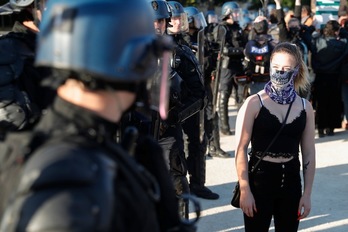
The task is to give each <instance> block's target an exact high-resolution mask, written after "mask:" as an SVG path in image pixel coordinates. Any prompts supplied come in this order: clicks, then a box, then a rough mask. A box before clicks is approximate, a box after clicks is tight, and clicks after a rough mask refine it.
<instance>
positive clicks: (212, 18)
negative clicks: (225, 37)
mask: <svg viewBox="0 0 348 232" xmlns="http://www.w3.org/2000/svg"><path fill="white" fill-rule="evenodd" d="M207 20H208V23H209V24H210V23H218V22H219V16H218V15H212V14H210V15H208V17H207Z"/></svg>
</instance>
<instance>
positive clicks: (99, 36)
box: [35, 0, 171, 107]
mask: <svg viewBox="0 0 348 232" xmlns="http://www.w3.org/2000/svg"><path fill="white" fill-rule="evenodd" d="M130 12H132V14H130ZM134 15H136V16H137V17H134ZM154 19H155V18H154V15H153V12H152V8H151V5H150V4H148V2H147V1H144V0H128V1H127V3H126V4H125V2H124V0H74V1H71V0H49V1H48V4H47V9H46V11H45V12H44V14H43V18H42V22H41V24H40V33H39V36H38V48H37V56H36V60H35V63H36V65H37V66H45V67H51V68H54V69H56V70H58V71H60V70H61V71H63V72H66V73H71V74H72V75H73V76H74V77H75V78H77V79H79V80H81V81H82V82H83V83H85V84H86V86H87V87H88V88H92V89H105V88H111V89H121V90H126V91H133V90H132V89H128V88H127V87H129V86H134V85H138V84H141V83H144V82H146V81H148V80H150V79H151V78H152V77H153V76H154V73H155V72H156V70H157V68H158V58H159V57H163V54H165V58H164V59H162V60H164V61H165V62H167V63H166V64H165V62H164V64H163V68H162V70H163V73H162V74H163V75H162V81H163V82H164V83H167V78H168V75H169V74H168V73H166V72H168V70H167V67H168V66H169V65H168V62H169V58H170V57H171V55H170V52H169V51H170V50H171V40H169V37H163V36H162V37H159V36H157V35H156V34H155V31H154V28H153V21H154ZM125 21H126V22H127V23H126V24H125V23H124V22H125ZM68 77H69V75H67V76H66V78H68ZM159 86H161V87H162V85H159ZM158 100H160V101H161V100H163V101H165V100H166V99H158ZM159 107H161V106H159Z"/></svg>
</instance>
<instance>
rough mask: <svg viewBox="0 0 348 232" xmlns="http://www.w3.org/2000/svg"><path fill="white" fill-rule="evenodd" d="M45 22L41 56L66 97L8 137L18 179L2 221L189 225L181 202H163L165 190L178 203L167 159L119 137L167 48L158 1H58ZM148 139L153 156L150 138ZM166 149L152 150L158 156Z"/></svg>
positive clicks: (7, 189)
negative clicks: (27, 129) (149, 165)
mask: <svg viewBox="0 0 348 232" xmlns="http://www.w3.org/2000/svg"><path fill="white" fill-rule="evenodd" d="M130 12H132V13H131V14H130ZM133 15H137V17H133ZM124 20H125V21H126V22H127V25H125V24H124V22H125V21H124ZM103 25H105V26H107V30H106V28H105V27H103ZM134 28H137V30H134ZM40 31H41V33H40V34H39V43H38V44H39V47H38V53H37V57H36V64H37V65H39V66H47V67H51V68H53V69H54V73H53V75H52V77H50V79H51V80H52V82H51V85H52V86H56V87H57V97H56V99H55V100H54V103H53V104H52V106H51V107H50V108H49V109H48V112H47V115H46V116H45V117H42V118H41V120H40V122H39V123H38V124H37V126H36V127H35V128H34V129H33V131H32V132H31V133H17V134H11V135H9V136H7V138H6V143H3V144H1V149H0V150H1V152H3V153H2V154H1V157H2V158H4V157H7V159H2V160H1V161H2V162H1V164H0V168H1V172H0V173H1V180H2V181H3V180H6V179H7V180H8V181H7V182H5V183H1V186H2V191H1V194H2V195H1V197H2V199H7V201H6V202H7V204H6V208H5V210H4V211H3V210H2V209H1V212H4V216H3V217H2V221H1V223H2V224H1V227H0V230H1V231H4V232H5V231H6V232H10V231H18V232H21V231H29V230H30V231H52V230H55V231H127V232H128V231H172V230H173V229H174V231H185V230H184V229H181V228H180V227H181V224H180V219H179V216H178V214H177V208H175V204H171V205H172V207H174V212H175V213H174V214H171V215H167V214H166V212H168V211H165V212H164V213H163V211H162V209H163V207H161V206H160V205H159V203H160V202H161V201H160V200H161V197H165V198H166V199H167V200H170V199H172V200H174V202H176V198H175V195H174V189H173V188H165V187H164V186H167V187H168V183H170V178H169V175H168V171H167V170H166V169H165V167H164V166H163V165H164V161H163V160H162V163H163V165H161V166H160V167H157V166H155V167H154V168H153V170H150V169H146V168H145V167H144V166H143V165H141V164H140V163H138V162H137V160H136V159H135V158H133V157H132V156H130V154H129V153H128V152H127V150H125V149H124V148H123V147H122V146H120V145H119V144H117V143H116V142H115V137H114V136H115V131H116V129H117V125H118V123H119V121H120V119H121V116H122V114H123V113H124V112H125V111H127V110H128V109H129V108H130V107H131V106H132V105H133V104H134V100H135V99H136V95H137V93H146V91H141V89H140V88H141V86H147V85H143V84H144V83H145V82H147V80H149V78H150V77H152V76H153V74H154V71H155V70H156V68H157V65H158V63H157V61H158V55H160V54H162V50H163V49H162V48H163V43H164V42H163V41H161V42H160V41H159V38H158V37H157V36H156V35H155V33H154V30H153V18H152V12H151V8H150V6H149V5H148V4H147V2H144V1H142V0H129V1H127V3H126V4H125V3H124V1H122V0H74V1H70V0H50V1H49V2H48V6H47V10H46V11H45V13H44V16H43V20H42V22H41V25H40ZM91 32H93V33H91ZM86 35H88V36H89V38H88V39H86V37H85V36H86ZM120 35H122V36H120ZM165 47H166V46H165ZM164 67H166V65H165V66H164ZM166 78H167V77H165V78H164V79H163V80H164V81H166ZM151 141H152V140H151V139H147V140H146V141H144V142H143V144H145V145H146V144H149V143H151ZM137 146H138V147H139V146H141V144H138V145H137ZM138 147H137V152H136V153H135V154H137V153H138V152H142V156H141V157H142V158H144V156H146V154H148V153H145V152H144V151H145V150H147V149H148V147H147V146H145V147H143V146H141V147H140V148H139V149H138ZM4 148H8V149H4ZM155 149H156V150H157V151H160V150H161V149H158V148H155ZM4 153H6V154H4ZM156 154H157V153H154V154H151V155H152V156H146V158H145V159H146V160H148V159H151V157H153V155H154V156H155V160H157V161H158V160H159V159H161V157H162V155H161V154H157V155H156ZM18 159H21V162H17V161H16V160H18ZM9 166H11V169H9V168H8V167H9ZM161 167H162V169H163V167H164V170H165V172H162V173H161V172H160V173H159V174H158V172H159V171H160V170H161ZM156 173H157V174H158V175H156ZM166 173H167V175H168V176H166ZM167 177H168V178H167ZM9 180H10V181H9ZM161 180H162V182H161ZM166 184H167V185H166ZM6 194H7V196H6ZM168 197H169V198H168ZM158 207H160V209H159V208H158ZM158 209H159V210H160V213H159V212H158V211H157V210H158ZM175 215H176V216H175ZM164 221H165V222H168V223H165V224H163V223H162V222H164Z"/></svg>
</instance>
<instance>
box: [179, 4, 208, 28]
mask: <svg viewBox="0 0 348 232" xmlns="http://www.w3.org/2000/svg"><path fill="white" fill-rule="evenodd" d="M184 11H185V12H186V13H187V18H188V23H189V24H190V25H192V27H193V28H196V29H201V28H204V27H206V26H207V21H205V18H204V15H203V13H202V12H200V11H199V10H198V9H197V8H196V7H193V6H188V7H185V8H184ZM190 25H189V26H190Z"/></svg>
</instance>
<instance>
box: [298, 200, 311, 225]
mask: <svg viewBox="0 0 348 232" xmlns="http://www.w3.org/2000/svg"><path fill="white" fill-rule="evenodd" d="M310 212H311V198H310V197H309V196H306V195H303V196H302V197H301V199H300V204H299V206H298V215H297V216H298V218H297V220H301V219H304V218H305V217H307V216H308V215H309V213H310Z"/></svg>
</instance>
